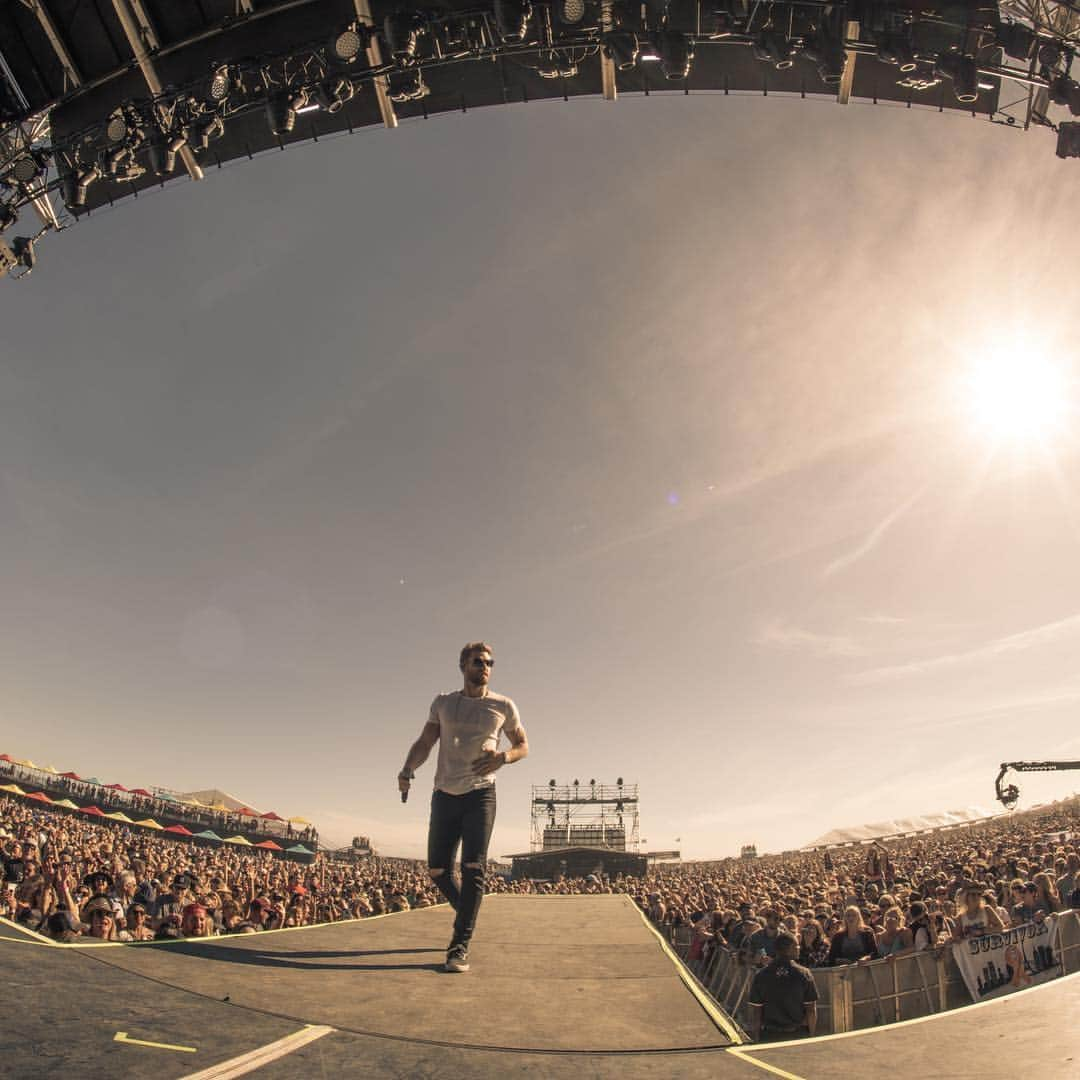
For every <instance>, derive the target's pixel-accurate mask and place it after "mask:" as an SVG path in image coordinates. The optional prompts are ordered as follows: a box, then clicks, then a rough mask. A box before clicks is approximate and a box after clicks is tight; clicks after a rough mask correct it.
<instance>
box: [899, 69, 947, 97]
mask: <svg viewBox="0 0 1080 1080" xmlns="http://www.w3.org/2000/svg"><path fill="white" fill-rule="evenodd" d="M940 84H941V76H940V75H939V74H938V73H937V71H936V70H935V69H934V68H933V67H932V66H930V65H927V64H916V65H915V70H914V71H909V72H908V73H907V75H905V76H904V78H902V79H897V80H896V85H897V86H902V87H903V88H904V89H905V90H914V91H916V92H917V93H922V92H923V91H925V90H930V89H932V88H933V87H935V86H939V85H940Z"/></svg>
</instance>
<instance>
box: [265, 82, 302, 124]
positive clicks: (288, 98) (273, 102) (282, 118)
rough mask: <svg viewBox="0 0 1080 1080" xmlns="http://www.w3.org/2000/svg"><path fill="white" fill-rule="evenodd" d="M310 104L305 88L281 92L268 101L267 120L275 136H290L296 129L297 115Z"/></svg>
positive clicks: (272, 95) (271, 96)
mask: <svg viewBox="0 0 1080 1080" xmlns="http://www.w3.org/2000/svg"><path fill="white" fill-rule="evenodd" d="M307 104H308V92H307V90H305V89H304V88H303V87H296V88H294V89H291V90H279V91H277V92H276V93H274V94H271V95H270V97H269V98H267V100H266V119H267V123H269V125H270V130H271V132H273V134H275V135H288V134H289V133H290V132H291V131H292V129H293V128H294V127H296V114H297V112H299V111H300V110H301V109H303V108H305V107H306V106H307Z"/></svg>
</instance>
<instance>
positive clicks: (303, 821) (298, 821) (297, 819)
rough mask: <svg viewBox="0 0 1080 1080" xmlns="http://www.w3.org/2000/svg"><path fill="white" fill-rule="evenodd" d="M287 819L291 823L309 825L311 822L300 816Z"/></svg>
mask: <svg viewBox="0 0 1080 1080" xmlns="http://www.w3.org/2000/svg"><path fill="white" fill-rule="evenodd" d="M289 821H290V822H291V823H292V824H293V825H310V824H311V822H310V821H308V819H307V818H302V817H291V818H289Z"/></svg>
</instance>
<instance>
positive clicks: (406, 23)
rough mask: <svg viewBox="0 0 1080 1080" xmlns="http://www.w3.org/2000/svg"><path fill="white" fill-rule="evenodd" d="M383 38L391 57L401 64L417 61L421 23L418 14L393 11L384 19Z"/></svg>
mask: <svg viewBox="0 0 1080 1080" xmlns="http://www.w3.org/2000/svg"><path fill="white" fill-rule="evenodd" d="M383 37H384V38H385V39H386V47H387V48H388V49H389V50H390V55H391V56H392V57H393V58H394V59H395V60H396V61H397V62H398V63H399V64H407V63H408V62H409V61H410V60H413V59H415V57H416V48H417V45H418V44H419V41H420V21H419V19H418V18H417V17H416V13H415V12H412V11H392V12H391V13H390V14H389V15H387V16H386V18H385V19H383Z"/></svg>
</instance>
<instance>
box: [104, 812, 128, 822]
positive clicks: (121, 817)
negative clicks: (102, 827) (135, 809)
mask: <svg viewBox="0 0 1080 1080" xmlns="http://www.w3.org/2000/svg"><path fill="white" fill-rule="evenodd" d="M105 816H106V817H107V818H109V819H110V820H112V821H122V822H124V824H125V825H134V824H135V822H134V821H132V820H131V818H129V817H128V816H127V814H125V813H124V812H123V811H122V810H114V811H113V812H112V813H111V814H106V815H105Z"/></svg>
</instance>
